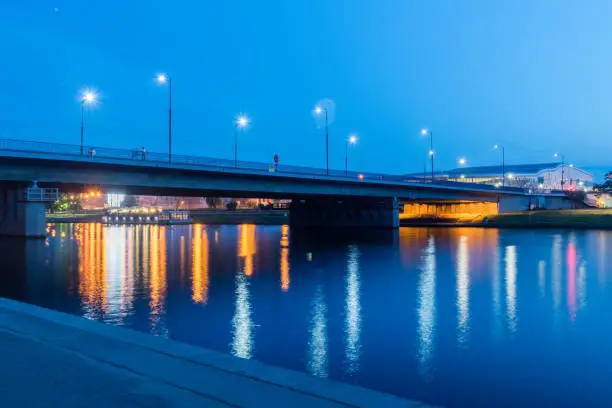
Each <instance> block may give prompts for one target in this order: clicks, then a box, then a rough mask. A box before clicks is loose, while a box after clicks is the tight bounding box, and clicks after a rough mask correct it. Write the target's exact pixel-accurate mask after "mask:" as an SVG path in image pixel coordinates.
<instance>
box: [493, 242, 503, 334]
mask: <svg viewBox="0 0 612 408" xmlns="http://www.w3.org/2000/svg"><path fill="white" fill-rule="evenodd" d="M500 264H501V256H500V248H499V245H496V246H495V249H494V252H493V280H492V286H493V287H492V289H491V290H492V291H493V296H492V297H493V332H494V333H495V335H499V333H500V331H501V326H502V323H501V321H502V319H501V282H500V274H501V268H500Z"/></svg>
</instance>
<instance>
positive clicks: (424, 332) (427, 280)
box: [417, 235, 436, 380]
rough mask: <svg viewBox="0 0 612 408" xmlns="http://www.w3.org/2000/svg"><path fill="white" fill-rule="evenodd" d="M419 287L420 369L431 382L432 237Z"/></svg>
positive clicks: (433, 316) (433, 315)
mask: <svg viewBox="0 0 612 408" xmlns="http://www.w3.org/2000/svg"><path fill="white" fill-rule="evenodd" d="M420 269H421V274H420V277H419V286H418V310H417V315H418V319H419V327H418V333H419V363H420V364H419V369H420V372H421V375H422V376H423V377H424V378H426V379H428V380H430V379H431V377H432V367H430V365H429V362H430V360H431V355H432V352H433V345H434V340H435V335H436V242H435V239H434V237H433V235H431V236H430V237H429V240H428V243H427V247H426V248H425V251H424V256H423V262H422V265H421V267H420Z"/></svg>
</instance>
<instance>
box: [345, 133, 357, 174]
mask: <svg viewBox="0 0 612 408" xmlns="http://www.w3.org/2000/svg"><path fill="white" fill-rule="evenodd" d="M355 143H357V135H350V136H349V137H348V139H346V150H345V153H344V174H345V175H347V176H348V150H349V145H354V144H355Z"/></svg>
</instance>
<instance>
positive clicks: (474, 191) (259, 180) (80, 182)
mask: <svg viewBox="0 0 612 408" xmlns="http://www.w3.org/2000/svg"><path fill="white" fill-rule="evenodd" d="M84 151H85V152H86V154H81V149H80V146H77V145H74V146H73V145H61V144H53V143H38V142H26V141H17V140H0V181H1V182H2V183H3V186H4V187H3V188H2V189H1V190H0V194H2V197H1V198H0V233H10V234H17V235H37V234H36V233H34V232H33V231H36V230H37V227H35V226H34V225H31V224H33V223H36V224H38V223H39V221H38V220H39V218H40V216H39V215H40V214H41V213H42V212H43V210H44V206H43V204H42V203H40V202H35V201H29V202H22V201H21V200H19V199H18V198H17V197H20V196H23V194H22V191H23V189H25V188H27V187H28V186H29V185H31V184H32V182H34V181H36V182H38V183H39V185H40V186H41V187H46V188H60V189H62V190H64V191H77V190H80V189H83V188H84V187H91V186H96V187H99V188H102V189H104V190H106V191H110V192H124V193H129V194H150V195H182V196H187V195H191V196H227V197H267V198H290V199H292V200H293V204H292V208H291V210H292V211H291V223H292V224H293V225H296V226H359V227H367V226H370V227H397V226H398V224H399V218H398V212H399V206H398V200H401V201H412V202H430V201H434V202H440V201H445V202H448V201H453V202H461V201H469V202H475V201H476V202H499V210H500V211H510V210H520V209H526V208H527V207H528V206H530V205H531V204H532V203H533V202H534V200H540V201H541V202H542V203H544V201H542V200H545V201H546V203H544V204H543V206H546V207H548V208H550V207H551V205H560V202H561V200H562V195H560V194H557V195H551V194H548V195H542V194H540V195H538V196H537V197H535V196H534V195H532V194H530V193H529V192H526V191H524V190H522V189H516V188H505V189H496V188H495V187H493V186H486V185H479V184H468V183H453V182H439V181H435V182H431V181H429V182H425V181H423V180H420V181H407V180H405V179H404V178H403V177H402V176H398V175H387V174H374V173H354V172H349V173H345V172H344V171H337V170H333V171H331V172H330V175H326V174H325V170H324V169H317V168H310V167H299V166H279V168H278V169H270V168H269V165H268V164H265V163H255V162H238V165H237V167H236V166H235V164H234V162H233V161H231V160H224V159H211V158H203V157H194V156H176V155H173V156H172V163H169V162H168V156H167V155H165V154H159V153H150V152H147V153H146V155H144V156H143V154H142V152H136V151H133V150H120V149H107V148H100V147H95V148H89V147H88V148H87V149H85V150H84ZM270 170H274V171H270ZM553 201H558V203H553ZM34 214H37V217H34V216H33V215H34ZM35 219H36V220H37V221H34V220H35ZM39 231H44V226H43V228H42V230H39Z"/></svg>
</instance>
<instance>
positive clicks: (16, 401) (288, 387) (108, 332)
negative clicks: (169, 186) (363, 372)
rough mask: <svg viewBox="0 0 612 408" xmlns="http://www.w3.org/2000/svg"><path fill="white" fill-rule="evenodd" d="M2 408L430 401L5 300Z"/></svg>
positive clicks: (0, 325) (0, 305)
mask: <svg viewBox="0 0 612 408" xmlns="http://www.w3.org/2000/svg"><path fill="white" fill-rule="evenodd" d="M0 361H2V364H1V365H0V406H6V407H9V406H21V407H24V406H28V407H38V406H39V407H46V406H62V407H63V408H66V407H81V406H87V407H89V408H96V407H102V406H116V407H119V406H121V407H125V406H146V407H228V406H230V407H291V408H298V407H377V408H378V407H390V408H394V407H404V408H406V407H410V408H416V407H420V408H426V407H429V406H428V405H426V404H422V403H419V402H414V401H409V400H405V399H402V398H399V397H395V396H392V395H388V394H383V393H379V392H376V391H372V390H367V389H364V388H360V387H355V386H352V385H348V384H343V383H339V382H334V381H328V380H322V379H319V378H315V377H312V376H310V375H307V374H304V373H299V372H295V371H291V370H286V369H282V368H278V367H272V366H268V365H265V364H262V363H259V362H257V361H252V360H243V359H239V358H235V357H232V356H230V355H228V354H223V353H218V352H215V351H211V350H207V349H202V348H199V347H193V346H189V345H186V344H182V343H178V342H175V341H171V340H166V339H163V338H160V337H154V336H151V335H148V334H144V333H139V332H136V331H132V330H129V329H124V328H119V327H114V326H110V325H105V324H103V323H99V322H94V321H90V320H87V319H83V318H79V317H76V316H71V315H67V314H64V313H59V312H55V311H51V310H48V309H43V308H40V307H36V306H32V305H28V304H24V303H21V302H16V301H13V300H8V299H4V298H0Z"/></svg>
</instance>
